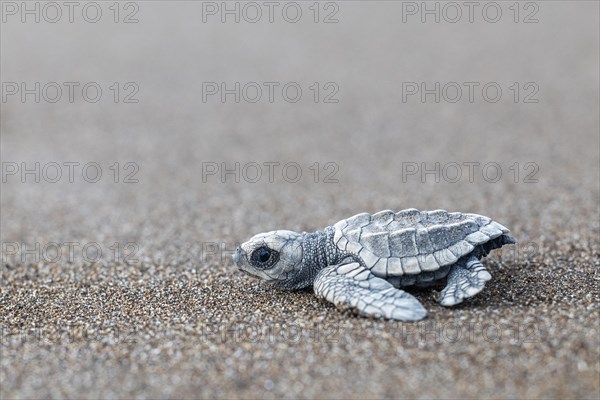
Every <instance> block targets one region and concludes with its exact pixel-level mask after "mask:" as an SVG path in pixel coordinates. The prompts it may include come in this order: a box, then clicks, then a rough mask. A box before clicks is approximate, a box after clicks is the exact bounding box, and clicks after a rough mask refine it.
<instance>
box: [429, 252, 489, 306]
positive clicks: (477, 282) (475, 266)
mask: <svg viewBox="0 0 600 400" xmlns="http://www.w3.org/2000/svg"><path fill="white" fill-rule="evenodd" d="M490 279H492V274H490V272H489V271H488V270H487V269H486V268H485V267H484V266H483V264H481V262H480V261H479V259H478V258H477V257H470V258H469V259H468V260H467V262H464V263H462V262H458V263H456V264H454V265H453V266H452V269H451V270H450V273H449V274H448V283H447V285H446V287H445V288H444V290H442V293H441V296H440V304H441V305H443V306H454V305H456V304H459V303H462V301H463V300H464V299H466V298H469V297H472V296H475V295H476V294H477V293H479V292H481V291H482V290H483V288H484V287H485V283H486V282H487V281H489V280H490Z"/></svg>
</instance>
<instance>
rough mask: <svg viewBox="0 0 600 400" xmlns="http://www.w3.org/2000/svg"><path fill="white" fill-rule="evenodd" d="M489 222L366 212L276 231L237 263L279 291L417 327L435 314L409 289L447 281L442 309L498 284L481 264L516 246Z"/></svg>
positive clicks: (246, 247) (240, 254)
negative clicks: (301, 292)
mask: <svg viewBox="0 0 600 400" xmlns="http://www.w3.org/2000/svg"><path fill="white" fill-rule="evenodd" d="M508 232H509V230H508V229H506V228H505V227H504V226H502V225H500V224H499V223H497V222H494V221H492V220H491V219H490V218H488V217H484V216H481V215H477V214H465V213H460V212H454V213H449V212H447V211H444V210H435V211H419V210H417V209H414V208H412V209H408V210H403V211H400V212H394V211H390V210H386V211H381V212H378V213H376V214H373V215H371V214H368V213H362V214H357V215H355V216H353V217H351V218H348V219H343V220H341V221H340V222H338V223H337V224H335V225H333V226H329V227H327V228H325V229H324V230H322V231H317V232H314V233H307V232H303V233H297V232H292V231H285V230H279V231H272V232H267V233H261V234H258V235H255V236H254V237H252V238H251V239H250V240H249V241H247V242H245V243H243V244H242V245H241V246H238V248H237V249H236V251H235V254H234V255H233V260H234V262H235V263H236V265H237V266H238V267H239V268H240V269H241V270H243V271H245V272H247V273H250V274H251V275H253V276H256V277H258V278H262V279H264V280H265V281H268V282H271V283H273V284H275V285H277V286H279V287H283V288H287V289H301V288H306V287H309V286H311V285H312V286H313V289H314V291H315V294H316V295H317V296H318V297H320V298H324V299H326V300H328V301H330V302H332V303H334V304H335V305H336V306H338V307H340V308H352V309H355V310H358V312H359V313H360V314H362V315H371V316H380V317H385V318H389V319H396V320H401V321H416V320H420V319H422V318H424V317H425V315H426V314H427V311H426V310H425V308H424V307H423V305H421V303H419V301H418V300H417V299H416V298H414V297H413V296H412V295H410V294H409V293H406V292H405V291H403V290H402V289H401V288H404V287H407V286H413V285H414V286H418V287H427V286H433V285H438V284H440V283H442V284H443V283H446V287H445V288H444V289H443V290H442V292H441V297H440V304H441V305H443V306H453V305H455V304H458V303H460V302H462V301H463V299H465V298H468V297H471V296H474V295H476V294H477V293H479V292H480V291H481V290H482V289H483V287H484V286H485V282H487V281H489V280H490V279H491V278H492V275H491V274H490V273H489V271H488V270H487V269H486V268H485V267H484V266H483V265H482V264H481V262H480V261H479V260H480V259H481V258H483V257H485V256H487V254H488V253H489V252H490V251H491V250H493V249H497V248H500V247H502V246H503V245H505V244H512V243H516V241H515V240H514V239H513V238H512V237H510V236H508V235H507V233H508Z"/></svg>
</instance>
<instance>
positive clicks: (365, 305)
mask: <svg viewBox="0 0 600 400" xmlns="http://www.w3.org/2000/svg"><path fill="white" fill-rule="evenodd" d="M314 290H315V294H316V295H317V297H319V298H324V299H326V300H328V301H330V302H332V303H333V304H335V305H336V306H337V307H339V308H342V309H348V308H352V309H355V310H358V312H359V313H360V314H362V315H366V316H375V317H384V318H388V319H395V320H399V321H418V320H420V319H423V318H425V316H426V315H427V310H425V308H424V307H423V305H422V304H421V303H419V301H418V300H417V299H415V298H414V297H413V296H411V295H410V294H408V293H406V292H404V291H402V290H400V289H396V288H395V287H394V286H393V285H392V284H391V283H389V282H387V281H386V280H384V279H381V278H378V277H376V276H375V275H373V274H372V273H371V271H369V270H368V269H366V268H364V267H362V266H361V265H360V264H359V263H357V262H350V263H346V264H338V265H330V266H328V267H326V268H324V269H322V270H321V271H320V272H319V274H318V275H317V277H316V279H315V283H314Z"/></svg>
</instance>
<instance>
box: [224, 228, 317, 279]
mask: <svg viewBox="0 0 600 400" xmlns="http://www.w3.org/2000/svg"><path fill="white" fill-rule="evenodd" d="M302 241H303V234H300V233H297V232H292V231H272V232H266V233H260V234H258V235H255V236H253V237H252V238H251V239H250V240H248V241H247V242H245V243H242V244H241V245H240V246H238V248H237V249H236V251H235V253H234V254H233V262H234V263H235V264H236V265H237V267H238V268H239V269H241V270H242V271H245V272H247V273H249V274H250V275H252V276H255V277H258V278H261V279H263V280H265V281H267V282H270V283H273V284H275V285H277V286H282V287H286V288H299V287H303V286H307V285H305V284H304V282H303V278H302V270H303V262H302V260H303V249H302Z"/></svg>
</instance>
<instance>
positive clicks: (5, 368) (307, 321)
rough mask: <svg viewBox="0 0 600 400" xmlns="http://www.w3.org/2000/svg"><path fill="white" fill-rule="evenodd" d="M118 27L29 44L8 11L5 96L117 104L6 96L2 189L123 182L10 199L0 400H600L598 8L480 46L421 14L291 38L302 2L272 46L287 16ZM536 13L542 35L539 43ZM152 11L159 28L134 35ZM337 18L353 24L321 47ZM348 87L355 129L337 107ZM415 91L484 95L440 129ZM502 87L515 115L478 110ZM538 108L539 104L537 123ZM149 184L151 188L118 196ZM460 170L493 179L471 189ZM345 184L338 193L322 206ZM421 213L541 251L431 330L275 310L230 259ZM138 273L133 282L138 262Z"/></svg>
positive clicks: (555, 10) (198, 10)
mask: <svg viewBox="0 0 600 400" xmlns="http://www.w3.org/2000/svg"><path fill="white" fill-rule="evenodd" d="M5 3H7V2H3V7H5ZM29 3H30V4H34V3H35V2H29ZM405 3H406V2H405ZM81 4H84V3H81ZM98 4H99V5H100V7H101V9H102V11H103V14H102V18H101V20H100V21H99V22H97V23H89V22H86V21H85V20H84V19H83V18H81V13H80V12H77V11H76V12H75V20H74V22H73V23H70V22H68V21H67V20H66V16H64V17H63V20H61V21H59V22H57V23H47V22H45V21H44V20H43V19H42V20H41V21H40V23H34V22H26V23H22V22H21V21H20V14H17V15H16V16H13V15H12V14H10V15H9V14H7V13H6V9H4V8H3V10H4V11H5V12H4V14H3V17H5V18H6V20H5V21H4V20H3V22H2V28H1V39H0V44H1V61H0V66H1V80H2V82H3V83H5V86H4V89H6V82H16V83H18V84H20V83H21V82H27V83H28V84H29V85H33V84H34V83H35V82H40V83H41V85H42V86H43V85H44V84H45V83H48V82H58V83H63V82H78V83H80V84H81V85H80V86H79V87H81V86H82V85H83V84H85V83H88V82H96V83H97V85H99V86H100V87H101V88H102V89H103V93H102V97H101V99H100V100H99V101H98V102H96V103H91V102H87V101H85V100H84V99H82V97H81V90H76V91H75V99H74V101H73V102H72V103H71V102H69V101H68V100H67V99H66V94H65V95H64V96H63V99H61V101H58V102H56V103H49V102H48V101H45V100H44V99H43V98H42V100H41V101H40V102H39V103H36V102H35V101H33V100H32V99H33V96H31V95H30V96H29V97H26V101H25V102H24V103H23V102H21V100H20V98H19V95H15V96H7V97H6V99H5V100H6V101H4V100H3V102H2V103H1V107H2V110H1V115H0V117H1V128H2V130H1V133H2V135H1V157H2V163H3V172H4V173H6V172H7V168H10V167H9V165H11V166H13V165H18V166H19V167H20V166H21V163H27V165H28V166H29V167H31V166H33V165H34V163H36V162H39V163H40V165H41V167H40V168H42V167H43V166H45V165H48V164H49V163H53V162H55V163H59V164H61V165H63V163H65V162H79V163H80V165H83V164H86V163H89V162H96V163H98V164H99V165H100V166H101V168H102V171H103V175H102V177H101V178H100V180H99V181H98V182H96V183H89V182H86V181H85V180H84V179H82V176H81V169H76V170H75V171H76V175H75V177H74V182H73V183H70V182H69V181H68V180H67V177H66V175H65V176H63V178H62V179H61V180H60V181H59V182H57V183H51V182H48V181H47V180H46V179H44V177H43V176H42V177H41V178H42V179H40V182H39V183H37V182H35V181H34V180H33V178H32V177H31V176H28V177H27V178H28V179H27V181H26V182H22V179H21V177H20V176H19V174H18V173H17V174H16V175H6V176H5V178H6V179H5V181H6V182H3V183H2V190H1V222H2V224H1V229H0V233H1V236H2V244H3V247H2V250H3V260H2V261H3V263H2V267H1V268H2V269H1V279H2V281H1V286H0V309H1V311H0V329H1V339H2V343H1V344H2V346H1V347H0V349H1V356H2V357H1V360H0V363H1V372H0V378H1V387H0V395H1V397H2V398H40V397H55V398H63V397H71V398H81V397H84V398H113V397H132V398H157V397H171V398H180V397H185V398H214V397H219V398H281V397H285V398H298V397H302V398H344V397H351V398H365V397H367V398H375V397H391V398H399V397H422V398H432V397H436V398H456V397H486V398H505V397H520V398H548V397H553V398H575V397H576V398H595V397H597V396H598V394H599V391H600V383H599V382H600V364H599V355H600V352H599V345H600V340H599V334H600V333H599V329H600V326H599V323H598V317H599V308H598V304H599V302H598V301H599V291H598V282H599V280H600V275H599V273H598V267H599V254H600V243H599V240H598V234H599V192H600V189H599V180H600V176H599V175H600V174H599V169H600V165H599V163H600V155H599V153H600V144H599V129H600V121H599V107H600V104H599V85H600V82H599V76H598V74H599V73H598V71H599V65H600V63H599V51H598V49H599V46H600V40H599V5H598V3H597V2H593V1H574V2H569V1H551V2H535V3H533V4H535V5H536V7H534V8H525V5H524V3H521V4H520V6H519V7H520V8H519V10H520V14H519V22H518V23H515V22H514V11H513V10H511V9H510V8H509V7H511V5H512V4H513V2H498V3H497V4H499V5H500V7H501V10H502V13H503V14H502V18H501V19H500V21H498V22H497V23H490V22H487V21H486V20H485V19H484V18H483V17H482V13H481V9H482V8H483V6H484V5H485V3H480V5H481V7H479V8H477V9H476V10H475V14H474V22H473V23H470V22H468V20H467V16H466V15H464V16H463V17H462V19H461V20H460V21H458V22H456V23H449V22H447V21H445V20H444V18H441V20H440V23H435V22H433V20H432V17H428V18H429V19H428V20H427V21H426V22H425V23H422V22H421V20H420V15H419V14H417V15H406V14H405V16H406V22H403V7H407V5H406V4H403V3H402V2H384V1H375V2H366V1H348V2H335V3H332V4H333V5H326V4H324V3H321V4H319V5H318V9H319V10H320V13H319V22H318V23H315V22H314V9H311V8H310V7H314V5H313V2H298V3H297V4H299V6H300V8H301V10H302V18H301V19H300V21H299V22H297V23H290V22H287V21H286V20H285V19H284V18H283V17H282V14H281V10H282V8H283V6H284V4H285V3H284V2H282V3H280V6H278V8H276V10H275V13H274V22H273V23H270V22H268V19H267V16H266V15H264V16H263V18H262V19H261V20H260V21H258V22H257V23H249V22H247V21H244V19H243V18H242V19H241V21H240V23H235V22H233V21H232V17H229V19H228V21H226V22H225V23H222V22H221V21H220V16H219V15H216V16H213V15H204V16H205V17H206V22H204V21H203V7H207V4H204V5H203V4H202V2H194V1H176V2H167V1H142V2H134V3H132V4H135V5H137V8H136V7H134V6H131V5H128V6H127V8H125V7H126V5H125V4H122V5H121V6H120V8H119V10H120V14H119V22H118V23H115V22H114V20H113V17H114V12H113V10H111V9H109V7H111V5H112V2H99V3H98ZM215 4H216V5H217V6H219V7H220V6H221V3H220V2H218V3H215ZM228 4H229V5H230V7H234V6H235V2H230V3H228ZM259 4H262V3H261V2H259ZM419 4H420V2H419V3H417V5H419ZM428 4H430V6H431V7H434V6H435V5H434V4H435V2H429V3H428ZM439 4H440V5H439V6H440V7H443V6H444V4H445V3H439ZM17 5H19V3H17ZM243 5H244V4H243V3H240V7H242V6H243ZM31 7H33V5H31ZM326 7H327V8H326ZM527 7H533V6H527ZM536 9H537V11H536V12H535V15H534V17H535V18H537V19H538V20H539V22H538V23H523V19H524V18H525V16H526V15H529V14H530V13H531V12H533V11H534V10H536ZM78 10H79V9H78ZM205 10H206V8H205ZM262 10H263V12H266V10H267V9H266V7H265V6H263V8H262ZM63 11H64V10H63ZM133 11H135V13H134V15H133V18H137V19H138V20H139V21H138V22H137V23H129V24H125V23H122V19H123V17H124V16H125V15H128V14H129V13H131V12H133ZM248 11H250V10H248ZM289 11H290V13H291V14H290V15H292V16H293V13H292V11H291V10H289ZM334 11H335V14H334V15H333V16H332V18H337V19H338V20H339V21H338V22H337V23H323V21H322V20H323V18H324V17H325V15H329V13H331V12H334ZM404 11H406V8H404ZM448 12H450V10H448ZM463 12H466V9H463ZM491 12H492V11H490V13H491ZM490 15H492V14H490ZM114 82H118V83H119V87H120V90H121V91H120V93H119V102H114V99H113V95H114V91H113V90H111V89H110V87H111V85H113V84H114ZM127 82H133V83H134V84H135V85H136V87H137V88H139V91H138V92H137V93H136V94H135V96H134V98H136V99H138V102H137V103H123V101H122V100H123V96H124V95H125V93H126V92H127V91H126V90H125V87H124V85H125V84H126V83H127ZM203 82H217V83H221V82H226V83H227V84H228V85H229V86H230V87H232V86H233V84H234V83H235V82H240V83H241V86H243V85H244V84H246V83H248V82H257V83H259V84H261V85H262V83H264V82H278V83H280V86H279V88H281V87H282V86H283V85H284V84H286V83H288V82H295V83H297V84H298V85H299V86H300V87H301V88H302V90H303V94H302V98H301V99H300V100H299V101H298V102H295V103H292V102H288V101H285V100H284V99H283V97H282V94H281V90H280V89H276V90H275V99H274V101H273V102H272V103H270V102H269V101H267V100H265V96H266V95H265V94H263V99H261V100H260V101H258V102H256V103H250V102H248V101H244V99H241V101H240V102H239V103H236V102H235V101H233V100H232V99H233V96H232V95H230V96H228V97H227V98H226V100H227V101H226V102H225V103H222V102H221V101H220V100H219V96H218V95H216V96H209V97H207V101H206V102H204V101H203ZM315 82H318V83H319V87H320V90H321V91H320V93H319V97H318V100H319V101H318V102H315V101H314V97H313V95H314V90H311V89H310V86H311V85H313V84H314V83H315ZM329 82H332V83H333V84H334V86H328V88H331V87H337V88H338V89H339V90H338V91H337V93H336V94H335V96H334V98H335V99H337V100H338V102H337V103H324V102H323V101H322V100H323V99H324V96H325V94H326V93H329V92H330V91H329V90H325V89H326V88H325V86H324V85H325V84H327V83H329ZM403 82H417V83H421V82H427V84H428V85H429V86H428V87H433V85H434V83H435V82H440V83H441V86H443V85H444V84H446V83H448V82H457V83H464V82H478V83H479V84H480V86H479V89H476V91H475V98H474V101H473V102H469V101H468V100H466V99H465V98H466V92H465V93H463V99H462V100H460V101H458V102H456V103H451V102H449V101H446V100H445V99H443V98H442V99H441V101H440V102H437V103H436V102H435V101H434V100H433V95H429V96H428V97H426V102H424V103H423V102H421V101H420V97H419V95H414V96H409V97H408V98H407V101H403V90H402V88H403ZM489 82H495V83H496V84H497V85H498V86H500V87H501V88H502V90H503V92H502V97H501V99H500V100H499V101H497V102H490V101H486V100H485V99H483V97H482V94H481V87H482V86H483V85H485V84H486V83H489ZM515 82H518V83H519V87H520V94H519V101H517V102H515V101H514V98H513V95H514V90H511V89H510V87H511V85H513V84H514V83H515ZM529 82H532V83H534V84H535V85H536V87H537V88H539V91H538V92H537V93H536V94H535V96H534V97H533V98H535V99H537V100H538V102H537V103H525V102H524V101H523V99H524V97H525V96H526V94H527V93H530V92H531V90H526V88H525V87H524V85H525V84H526V83H529ZM3 94H6V91H5V90H4V91H3ZM115 162H118V163H119V170H120V175H119V178H118V183H115V182H114V170H111V169H110V167H111V166H112V165H114V163H115ZM128 162H131V163H134V164H131V165H134V166H133V167H131V168H133V169H135V168H137V169H138V171H137V173H136V174H135V176H134V178H136V179H137V180H138V182H137V183H125V182H123V180H124V179H125V176H126V175H127V173H130V172H131V171H132V170H133V169H125V164H126V163H128ZM236 162H237V163H240V176H239V178H240V179H239V182H236V181H235V176H233V175H228V176H226V177H225V178H226V180H225V182H223V181H222V179H221V178H220V176H219V175H218V174H217V175H208V176H205V178H206V179H203V166H204V168H205V169H206V168H207V165H208V164H206V163H216V164H210V165H218V166H219V167H220V166H221V163H226V165H227V166H228V167H229V168H232V167H233V166H234V165H235V163H236ZM265 162H275V163H279V165H280V167H279V168H278V169H276V170H275V176H274V179H273V182H269V180H268V176H267V172H268V169H267V168H266V167H264V169H263V171H262V172H263V176H262V178H261V179H260V180H259V181H258V182H256V183H251V182H248V180H249V179H244V176H243V175H242V173H241V169H242V168H243V166H245V165H249V164H248V163H257V164H259V165H263V166H264V163H265ZM316 162H318V163H319V170H320V174H319V177H318V178H317V179H316V180H317V182H315V175H314V169H311V166H313V165H314V163H316ZM436 162H437V163H440V179H439V180H440V181H439V182H436V181H435V176H433V175H427V176H425V178H426V179H422V178H421V177H420V175H419V174H415V175H406V174H405V175H404V176H403V171H404V172H406V168H411V167H408V166H409V165H410V166H414V165H417V166H418V167H419V168H421V165H422V163H426V164H425V165H426V166H428V167H429V168H433V166H434V165H435V163H436ZM286 163H297V165H299V166H300V168H301V170H302V177H301V178H300V180H299V181H298V182H291V180H290V179H289V176H288V179H284V177H283V176H282V174H281V166H283V165H284V164H286ZM326 163H332V164H327V165H330V166H333V167H331V168H330V169H327V170H326V169H325V165H326ZM450 163H456V164H458V165H461V166H463V167H462V173H463V175H462V177H461V178H460V179H456V180H455V181H453V180H454V179H452V178H453V177H454V173H452V174H451V175H450V176H444V175H443V174H442V173H441V168H442V167H443V166H447V167H448V168H450V166H451V165H455V164H450ZM465 163H479V167H478V168H477V169H475V175H474V178H473V179H472V182H471V181H470V180H469V179H468V176H467V174H468V167H466V166H465ZM488 163H496V164H494V165H499V166H500V168H501V170H502V176H501V177H500V178H498V179H497V181H496V182H492V181H493V180H496V179H490V177H491V178H494V174H493V172H494V171H493V170H490V171H488V172H490V173H491V175H485V176H484V175H483V174H482V169H481V167H482V166H484V165H486V164H488ZM515 163H518V166H517V167H515ZM252 165H254V164H252ZM334 169H335V171H336V172H335V175H334V176H333V178H335V179H337V181H338V182H337V183H328V182H325V176H326V175H327V173H329V172H331V171H333V170H334ZM515 169H516V170H518V171H519V174H518V176H516V175H515ZM66 171H67V169H66V168H65V169H64V170H63V174H66ZM246 172H248V173H250V172H252V171H250V170H248V169H247V170H246ZM292 172H293V171H292ZM446 172H447V173H448V174H450V172H453V171H450V169H447V170H446ZM532 172H533V175H528V174H530V173H532ZM292 175H293V174H292ZM527 177H529V178H531V179H527ZM449 178H450V179H449ZM532 179H534V180H535V181H531V180H532ZM410 207H416V208H419V209H423V210H426V209H438V208H443V209H447V210H450V211H465V212H476V213H480V214H484V215H488V216H490V217H492V218H494V219H495V220H497V221H499V222H500V223H502V224H504V225H506V226H507V227H509V228H510V229H511V231H512V232H513V235H514V236H515V237H516V238H517V239H518V240H519V241H520V243H519V244H518V245H517V246H511V247H509V248H505V249H503V250H502V251H501V252H496V253H494V254H492V255H491V256H490V257H489V258H488V265H489V267H490V270H491V272H492V274H493V276H494V279H493V280H492V281H491V282H490V283H489V284H488V286H487V288H486V289H485V290H484V291H483V292H482V293H481V294H479V295H478V296H476V297H475V298H473V299H472V300H470V301H467V302H465V304H463V305H461V306H459V307H456V308H452V309H446V308H442V307H440V306H439V305H438V304H437V303H436V297H437V295H438V294H439V293H438V292H437V291H425V292H416V295H417V297H418V298H419V299H420V300H421V301H422V302H423V303H424V304H425V306H426V308H427V309H428V311H429V315H428V318H427V320H425V321H424V322H421V323H418V324H404V323H400V322H394V321H381V320H370V319H364V318H358V317H356V316H354V315H352V314H350V313H342V312H339V311H337V310H335V308H334V307H333V306H331V305H330V304H327V303H324V302H321V301H319V300H317V299H316V298H315V297H314V296H313V295H312V293H311V292H310V291H306V292H299V293H288V292H283V291H277V290H272V289H269V288H268V287H265V286H263V285H262V284H260V283H259V282H257V281H254V280H252V279H250V278H249V277H247V276H245V275H243V274H241V273H239V272H237V271H236V270H235V268H234V267H233V265H232V262H231V260H230V259H229V255H230V254H231V252H230V250H232V249H234V248H235V245H236V243H239V242H241V241H244V240H246V239H247V238H248V237H250V236H251V235H253V234H255V233H258V232H261V231H267V230H273V229H291V230H298V231H303V230H305V231H314V230H316V229H321V228H323V227H325V226H327V225H330V224H333V223H335V222H337V221H338V220H340V219H342V218H345V217H348V216H351V215H353V214H355V213H358V212H363V211H367V212H376V211H379V210H382V209H396V210H400V209H404V208H410ZM65 242H74V243H77V244H78V246H79V247H77V248H76V250H75V252H74V255H73V257H72V259H71V258H70V257H68V255H67V254H66V252H65V254H63V256H62V257H60V258H59V259H56V260H55V262H51V261H52V260H49V258H52V257H49V256H48V254H45V255H44V254H42V256H41V257H39V258H40V259H39V260H36V259H34V256H32V255H29V256H26V257H25V258H24V260H23V259H22V257H21V256H22V253H21V252H19V253H18V254H17V255H16V256H14V255H11V254H8V253H14V251H13V250H14V247H7V246H10V244H11V243H12V244H14V243H17V244H18V245H19V246H23V244H25V246H28V248H35V245H36V243H38V244H39V246H40V249H43V248H47V245H48V244H49V243H65ZM89 243H94V244H98V246H100V247H101V248H102V250H103V257H102V259H101V260H100V261H98V262H95V263H92V262H87V261H86V260H85V259H84V257H83V255H82V252H81V248H82V247H83V245H85V244H89ZM114 243H118V248H119V252H120V253H119V256H118V257H115V254H114V251H115V250H114ZM128 243H133V245H132V246H133V247H129V248H128V249H124V247H125V246H126V245H127V244H128ZM111 246H113V247H112V248H111ZM215 246H217V247H222V248H224V251H222V250H219V251H217V250H215V249H216V247H215ZM123 251H125V252H127V251H130V252H133V254H132V256H131V257H129V259H130V260H131V259H136V260H137V261H133V262H124V260H123V256H124V255H123ZM40 252H41V250H40ZM40 252H38V253H40ZM92 257H93V256H92ZM459 333H460V334H459Z"/></svg>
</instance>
